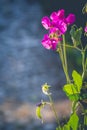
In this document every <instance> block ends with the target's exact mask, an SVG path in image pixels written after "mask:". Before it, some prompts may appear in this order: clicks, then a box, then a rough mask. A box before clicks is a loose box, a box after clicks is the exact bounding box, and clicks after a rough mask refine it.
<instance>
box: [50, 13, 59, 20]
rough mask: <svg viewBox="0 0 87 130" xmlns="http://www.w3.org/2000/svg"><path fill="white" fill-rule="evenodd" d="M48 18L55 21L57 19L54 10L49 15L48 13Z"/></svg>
mask: <svg viewBox="0 0 87 130" xmlns="http://www.w3.org/2000/svg"><path fill="white" fill-rule="evenodd" d="M50 19H51V20H53V21H57V20H58V15H57V13H56V12H53V13H52V14H51V15H50Z"/></svg>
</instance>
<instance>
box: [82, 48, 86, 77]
mask: <svg viewBox="0 0 87 130" xmlns="http://www.w3.org/2000/svg"><path fill="white" fill-rule="evenodd" d="M82 68H83V73H82V78H83V79H84V74H85V51H84V50H82Z"/></svg>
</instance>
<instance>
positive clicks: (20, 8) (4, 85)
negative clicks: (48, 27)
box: [0, 0, 86, 130]
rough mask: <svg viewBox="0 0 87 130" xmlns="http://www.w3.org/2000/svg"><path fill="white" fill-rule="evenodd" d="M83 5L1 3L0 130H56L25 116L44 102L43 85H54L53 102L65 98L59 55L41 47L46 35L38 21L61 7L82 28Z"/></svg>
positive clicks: (54, 0)
mask: <svg viewBox="0 0 87 130" xmlns="http://www.w3.org/2000/svg"><path fill="white" fill-rule="evenodd" d="M85 2H86V1H85V0H84V2H83V1H79V0H75V1H70V0H67V1H65V0H61V1H60V0H59V1H58V0H0V120H1V123H0V130H16V129H17V130H19V129H20V130H36V129H37V130H39V129H40V130H42V129H43V130H49V129H50V130H51V129H52V130H53V129H55V125H52V123H51V124H49V125H46V126H44V125H42V126H39V125H40V124H39V123H38V122H39V121H37V119H34V117H33V115H32V114H30V115H28V114H29V112H30V113H31V112H32V111H33V113H34V110H35V109H33V108H35V105H36V103H38V102H40V101H41V99H44V100H45V99H46V96H44V95H43V94H42V92H41V85H42V84H44V83H45V82H47V83H48V84H50V85H51V86H53V88H52V90H53V96H54V99H55V100H60V99H62V100H63V99H64V98H65V95H64V93H63V92H62V85H63V84H64V82H65V77H64V74H63V71H62V67H61V63H60V59H59V56H58V55H57V54H56V53H55V52H53V51H48V50H46V49H44V48H43V47H42V45H41V39H42V37H43V35H44V33H46V31H45V29H44V28H43V27H42V26H41V18H42V17H43V16H44V15H49V14H50V13H51V12H52V11H54V10H55V11H56V10H58V9H61V8H64V9H66V14H68V13H75V14H76V17H77V22H76V24H78V26H81V25H83V26H84V24H85V20H86V16H83V15H82V14H81V9H82V7H83V5H84V3H85ZM84 19H85V20H84ZM29 104H30V105H29ZM21 107H22V108H21ZM20 109H22V110H20ZM18 110H19V111H18ZM31 110H32V111H31ZM20 111H21V112H20ZM26 111H27V112H26ZM28 111H29V112H28ZM17 112H18V113H20V114H19V117H20V118H19V117H17V115H18V114H17ZM22 113H24V115H23V114H22ZM15 114H17V115H16V116H13V115H15ZM25 115H26V116H25ZM27 115H28V116H27ZM31 115H32V117H31ZM24 116H25V118H23V117H24ZM21 118H23V120H22V121H21ZM26 118H27V119H26ZM18 122H19V123H18ZM29 122H32V123H30V124H29ZM17 123H18V124H17ZM16 124H17V125H18V126H17V128H16ZM19 124H20V125H19ZM22 124H23V125H22ZM24 124H26V125H24ZM21 125H22V126H21Z"/></svg>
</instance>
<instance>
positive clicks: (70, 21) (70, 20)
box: [66, 14, 76, 24]
mask: <svg viewBox="0 0 87 130" xmlns="http://www.w3.org/2000/svg"><path fill="white" fill-rule="evenodd" d="M75 20H76V17H75V15H74V14H69V15H68V17H67V18H66V23H67V24H73V23H74V22H75Z"/></svg>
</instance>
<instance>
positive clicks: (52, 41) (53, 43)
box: [42, 34, 58, 50]
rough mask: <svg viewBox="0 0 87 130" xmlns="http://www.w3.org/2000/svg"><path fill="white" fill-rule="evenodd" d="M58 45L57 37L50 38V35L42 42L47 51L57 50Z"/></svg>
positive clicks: (45, 36) (46, 35)
mask: <svg viewBox="0 0 87 130" xmlns="http://www.w3.org/2000/svg"><path fill="white" fill-rule="evenodd" d="M57 44H58V38H55V37H52V38H50V36H49V35H48V34H45V35H44V38H43V40H42V45H43V46H44V47H45V48H46V49H48V50H49V49H52V50H56V48H57Z"/></svg>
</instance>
